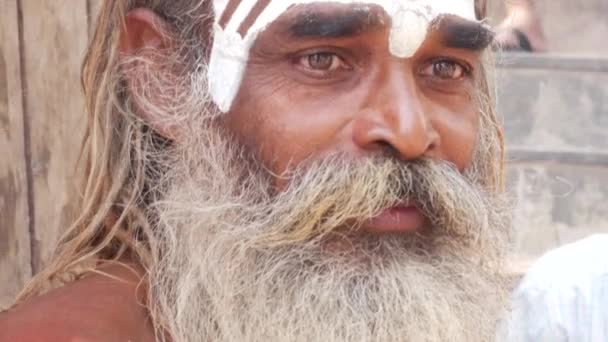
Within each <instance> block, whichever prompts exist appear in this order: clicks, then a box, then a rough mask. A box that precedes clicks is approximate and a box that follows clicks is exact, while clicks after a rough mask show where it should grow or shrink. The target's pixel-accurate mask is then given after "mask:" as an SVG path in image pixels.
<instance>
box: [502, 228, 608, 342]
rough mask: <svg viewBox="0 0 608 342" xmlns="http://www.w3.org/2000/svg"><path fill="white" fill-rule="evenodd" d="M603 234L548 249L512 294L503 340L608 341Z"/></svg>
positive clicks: (607, 255)
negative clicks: (511, 309)
mask: <svg viewBox="0 0 608 342" xmlns="http://www.w3.org/2000/svg"><path fill="white" fill-rule="evenodd" d="M607 247H608V235H606V234H600V235H595V236H592V237H588V238H586V239H584V240H581V241H577V242H575V243H571V244H568V245H565V246H562V247H560V248H557V249H555V250H552V251H550V252H548V253H547V254H545V255H544V256H543V257H541V258H540V259H539V260H538V261H537V262H536V263H535V264H534V266H532V268H530V270H529V272H528V274H527V275H526V277H525V278H524V280H523V282H522V283H521V285H520V286H519V287H518V289H517V290H516V291H515V294H514V296H513V312H512V313H511V317H510V319H509V320H508V321H507V324H505V328H506V331H507V334H505V336H506V338H505V341H524V342H527V341H530V342H532V341H534V342H536V341H550V342H562V341H564V342H565V341H577V342H578V341H580V342H584V341H589V342H593V341H606V340H608V310H607V308H606V306H607V304H608V252H607V251H608V249H607Z"/></svg>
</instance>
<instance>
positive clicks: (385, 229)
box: [362, 204, 425, 234]
mask: <svg viewBox="0 0 608 342" xmlns="http://www.w3.org/2000/svg"><path fill="white" fill-rule="evenodd" d="M424 222H425V218H424V215H423V214H422V212H421V211H420V210H419V209H418V208H417V207H416V206H415V205H412V204H403V205H398V206H394V207H392V208H388V209H386V210H385V211H383V212H382V213H380V214H379V215H378V216H375V217H372V218H370V219H368V220H366V221H365V222H364V223H363V226H362V228H363V230H365V231H366V232H368V233H376V234H384V233H416V232H418V231H419V230H420V229H421V228H422V226H423V225H424Z"/></svg>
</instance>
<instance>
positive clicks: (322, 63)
mask: <svg viewBox="0 0 608 342" xmlns="http://www.w3.org/2000/svg"><path fill="white" fill-rule="evenodd" d="M298 64H299V65H300V66H302V67H304V68H306V69H309V70H312V71H316V72H332V71H337V70H339V69H346V68H348V67H347V65H346V63H345V62H344V60H343V59H342V58H340V57H339V56H338V55H336V54H334V53H331V52H318V53H313V54H309V55H306V56H302V57H300V58H299V60H298Z"/></svg>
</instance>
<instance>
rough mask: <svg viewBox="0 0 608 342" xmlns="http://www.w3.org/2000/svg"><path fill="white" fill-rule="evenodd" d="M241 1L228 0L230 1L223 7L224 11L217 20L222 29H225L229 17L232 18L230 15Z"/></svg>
mask: <svg viewBox="0 0 608 342" xmlns="http://www.w3.org/2000/svg"><path fill="white" fill-rule="evenodd" d="M241 1H243V0H230V2H228V5H226V8H225V9H224V12H223V13H222V16H221V17H220V20H219V24H220V26H221V27H222V29H224V30H225V29H226V26H228V23H229V22H230V19H232V16H233V15H234V12H236V9H237V8H238V7H239V5H240V4H241Z"/></svg>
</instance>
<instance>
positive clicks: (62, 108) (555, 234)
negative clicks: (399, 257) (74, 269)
mask: <svg viewBox="0 0 608 342" xmlns="http://www.w3.org/2000/svg"><path fill="white" fill-rule="evenodd" d="M100 1H101V0H0V156H1V157H0V309H2V308H4V307H6V305H8V304H9V303H10V302H11V300H12V298H13V296H14V295H15V294H16V293H17V291H18V290H19V289H20V288H21V287H22V286H23V284H24V283H25V282H26V281H27V280H28V279H29V278H30V277H31V276H32V274H35V273H36V272H37V271H38V270H40V269H41V267H42V266H43V265H44V262H45V260H47V259H48V258H49V255H50V253H51V252H52V248H53V245H54V243H55V241H56V239H57V238H58V236H59V234H60V232H61V231H62V229H65V228H66V227H67V226H68V225H69V222H70V218H71V217H72V215H73V210H72V209H71V208H70V207H69V205H68V203H69V201H70V199H73V198H78V193H77V192H76V191H75V184H73V175H74V173H75V172H76V171H75V169H74V165H75V163H76V161H77V158H78V152H79V149H80V138H81V136H82V134H83V127H84V122H85V114H84V113H83V110H82V108H83V107H84V103H83V98H82V95H81V90H80V81H79V73H80V70H79V69H80V63H81V61H82V57H83V52H84V49H85V47H86V44H87V40H88V37H89V36H90V34H91V30H92V29H93V23H94V16H95V12H96V10H97V7H98V5H99V3H100ZM494 1H495V2H494V3H493V4H492V9H491V13H492V22H493V23H494V24H499V23H501V22H502V21H503V20H504V18H505V15H506V10H505V6H504V3H502V2H501V1H496V0H494ZM535 1H536V11H537V13H538V15H539V17H540V18H541V20H542V29H543V30H544V34H545V37H546V43H547V46H546V47H547V52H544V53H500V54H499V55H498V56H497V58H498V69H497V78H498V92H499V108H500V110H501V112H502V114H503V116H504V121H505V122H504V123H505V130H506V138H507V147H508V154H507V159H508V172H507V174H508V175H507V176H508V189H509V191H510V192H512V193H513V194H514V196H515V197H516V198H517V201H518V202H517V203H518V204H517V208H516V214H515V228H516V230H517V241H516V242H517V244H516V252H517V255H518V256H519V258H520V259H521V260H523V261H524V263H525V262H528V261H533V260H535V259H536V258H537V257H538V256H540V255H541V254H542V253H544V252H545V251H548V250H550V249H552V248H555V247H558V246H561V245H563V244H565V243H568V242H571V241H575V240H578V239H580V238H583V237H586V236H589V235H592V234H594V233H599V232H607V231H608V204H607V203H608V133H607V132H608V44H607V42H608V20H607V19H606V18H607V17H608V1H607V0H535Z"/></svg>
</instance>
